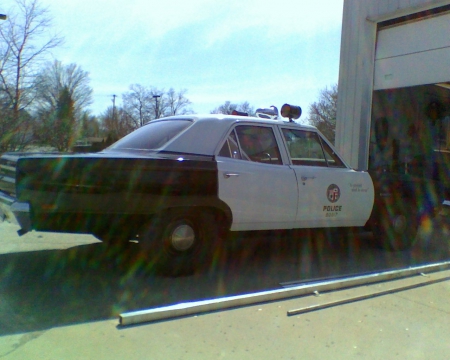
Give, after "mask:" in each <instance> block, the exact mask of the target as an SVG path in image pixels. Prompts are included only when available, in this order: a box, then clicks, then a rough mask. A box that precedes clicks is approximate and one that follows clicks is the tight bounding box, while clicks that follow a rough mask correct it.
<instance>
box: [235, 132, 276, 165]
mask: <svg viewBox="0 0 450 360" xmlns="http://www.w3.org/2000/svg"><path fill="white" fill-rule="evenodd" d="M236 133H237V137H238V141H239V145H240V148H241V155H242V158H243V159H245V160H249V161H255V162H260V163H265V164H273V165H281V164H282V161H281V155H280V150H279V148H278V144H277V141H276V139H275V135H274V133H273V129H272V128H270V127H264V126H253V125H240V126H237V127H236Z"/></svg>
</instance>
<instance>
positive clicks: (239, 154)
mask: <svg viewBox="0 0 450 360" xmlns="http://www.w3.org/2000/svg"><path fill="white" fill-rule="evenodd" d="M217 163H218V177H219V179H218V182H219V198H220V199H221V200H223V201H224V202H225V203H227V204H228V206H229V207H230V208H231V211H232V214H233V223H232V226H231V230H236V231H243V230H268V229H286V228H291V227H292V226H293V225H294V224H295V219H296V214H297V199H298V189H297V179H296V175H295V172H294V170H293V169H291V168H290V166H289V165H287V164H284V163H283V160H282V158H281V154H280V149H279V144H278V142H277V138H276V136H275V133H274V128H273V127H272V126H270V125H254V124H251V125H245V124H242V125H237V126H235V127H234V128H233V129H232V130H231V132H230V133H229V135H228V137H227V139H226V141H225V143H224V144H223V146H222V147H221V149H220V151H219V153H218V155H217Z"/></svg>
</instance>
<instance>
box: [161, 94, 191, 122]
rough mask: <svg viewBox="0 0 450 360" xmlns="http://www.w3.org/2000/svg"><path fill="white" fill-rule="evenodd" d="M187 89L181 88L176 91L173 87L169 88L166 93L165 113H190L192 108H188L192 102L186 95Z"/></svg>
mask: <svg viewBox="0 0 450 360" xmlns="http://www.w3.org/2000/svg"><path fill="white" fill-rule="evenodd" d="M186 93H187V90H186V89H182V90H179V91H178V92H176V91H175V90H174V89H173V88H170V89H169V91H168V92H167V93H166V96H165V98H166V105H167V108H166V113H165V115H169V116H170V115H185V114H189V113H192V110H191V109H190V108H188V106H190V105H191V104H192V103H191V102H190V101H189V99H188V98H187V97H186Z"/></svg>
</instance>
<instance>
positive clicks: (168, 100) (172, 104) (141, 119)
mask: <svg viewBox="0 0 450 360" xmlns="http://www.w3.org/2000/svg"><path fill="white" fill-rule="evenodd" d="M129 89H130V91H128V92H126V93H124V94H122V103H123V111H124V112H125V113H126V114H127V115H128V117H130V118H131V119H132V120H133V121H134V124H135V127H139V126H142V125H144V124H145V123H147V122H149V121H151V120H153V119H157V118H160V117H162V116H170V115H178V114H189V113H192V110H191V109H190V108H189V107H188V106H189V105H190V104H191V101H190V100H189V99H188V98H187V97H186V93H187V90H186V89H182V90H179V91H175V90H174V89H173V88H170V90H169V91H168V92H165V91H164V89H158V88H156V87H145V86H142V85H140V84H134V85H131V86H130V88H129Z"/></svg>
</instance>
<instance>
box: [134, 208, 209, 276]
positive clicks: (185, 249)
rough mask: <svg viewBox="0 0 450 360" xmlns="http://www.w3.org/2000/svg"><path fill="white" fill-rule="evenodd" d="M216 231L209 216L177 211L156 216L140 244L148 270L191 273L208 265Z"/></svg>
mask: <svg viewBox="0 0 450 360" xmlns="http://www.w3.org/2000/svg"><path fill="white" fill-rule="evenodd" d="M216 232H217V231H216V230H215V223H214V217H213V216H212V215H210V214H208V213H204V212H200V211H196V210H189V209H176V210H170V211H167V212H165V213H163V214H158V215H155V217H154V218H153V219H152V220H151V221H150V222H149V223H148V224H147V225H146V226H145V227H144V229H143V231H142V235H141V239H140V241H139V244H140V246H141V251H142V253H143V255H144V258H145V261H146V267H150V268H153V269H155V270H156V272H158V273H162V274H163V275H170V276H179V275H186V274H191V273H193V272H194V271H195V270H196V269H197V268H198V267H199V266H200V265H203V264H205V263H206V262H207V260H208V258H209V255H210V251H209V250H210V248H211V245H212V244H213V243H214V238H215V234H216Z"/></svg>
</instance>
